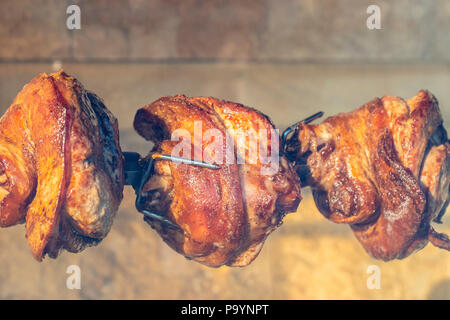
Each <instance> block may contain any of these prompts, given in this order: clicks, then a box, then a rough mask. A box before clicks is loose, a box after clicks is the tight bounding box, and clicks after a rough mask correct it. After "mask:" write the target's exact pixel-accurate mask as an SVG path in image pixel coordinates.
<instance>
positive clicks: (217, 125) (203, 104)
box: [134, 95, 301, 267]
mask: <svg viewBox="0 0 450 320" xmlns="http://www.w3.org/2000/svg"><path fill="white" fill-rule="evenodd" d="M195 123H197V126H198V124H199V123H201V127H202V132H203V133H204V134H205V132H206V131H207V130H208V129H214V130H216V131H215V132H216V133H220V135H221V136H222V137H226V134H227V133H228V134H229V136H230V137H231V138H230V139H229V140H228V141H227V139H226V138H223V140H222V141H223V144H222V146H220V145H215V147H211V144H210V142H212V141H213V140H208V142H206V141H204V142H203V143H200V144H199V143H196V142H194V141H195V140H194V139H196V138H195V137H196V136H195V131H194V127H195ZM134 127H135V129H136V130H137V132H138V133H139V134H140V135H142V136H143V137H144V138H146V139H147V140H152V141H154V142H155V147H154V149H153V150H152V151H153V152H159V153H163V154H172V155H177V156H182V157H185V158H190V159H192V158H194V156H195V154H194V152H195V151H194V149H195V148H197V149H199V150H200V151H202V152H203V153H204V154H206V155H209V156H210V158H211V159H213V160H214V159H216V160H217V159H219V160H220V159H223V161H222V163H217V162H214V161H213V163H216V164H219V165H220V169H209V168H202V167H196V166H193V165H189V164H183V163H176V162H172V161H166V160H158V161H156V163H155V168H154V175H153V176H152V177H151V179H149V181H148V182H147V183H146V185H145V190H146V191H147V194H148V195H149V196H148V201H147V205H146V208H147V209H148V210H149V211H151V212H156V213H158V214H161V215H163V216H165V217H166V218H167V219H169V220H170V221H171V222H173V223H175V224H176V225H178V226H179V227H180V228H181V230H176V229H172V228H167V227H166V226H165V225H164V224H163V223H161V222H160V221H158V220H153V219H150V218H145V219H146V221H147V222H148V223H149V224H150V225H151V226H152V227H153V228H154V229H156V231H157V232H158V233H159V234H160V236H161V237H162V238H163V239H164V241H165V242H167V243H168V244H169V246H171V247H172V248H173V249H175V250H176V251H177V252H179V253H181V254H183V255H184V256H185V257H187V258H190V259H194V260H196V261H198V262H200V263H203V264H205V265H208V266H212V267H218V266H221V265H229V266H246V265H248V264H249V263H250V262H252V261H253V260H254V259H255V258H256V256H257V255H258V253H259V251H260V250H261V248H262V245H263V243H264V241H265V239H266V237H267V236H268V235H269V234H270V233H271V232H272V231H273V230H275V229H276V228H277V227H278V226H279V225H280V224H281V221H282V218H283V216H284V215H285V214H286V213H288V212H294V211H296V209H297V206H298V204H299V202H300V199H301V196H300V181H299V179H298V176H297V174H296V173H295V172H294V171H293V169H292V168H291V167H290V165H289V163H288V162H287V160H286V159H285V158H284V157H280V158H278V156H277V159H278V160H279V166H278V167H277V169H276V170H275V171H274V172H270V170H268V171H266V172H264V170H261V169H262V168H266V169H267V168H268V167H267V166H270V164H269V163H267V161H262V159H261V157H260V153H257V155H256V158H251V159H250V158H249V157H254V153H253V156H251V154H252V153H251V152H243V153H242V154H240V153H238V152H234V153H233V157H234V158H233V159H232V161H229V160H225V159H224V158H220V157H217V154H222V155H225V154H226V152H227V150H233V151H236V150H235V149H236V147H238V146H240V147H243V149H245V150H246V151H248V149H250V148H251V146H252V144H251V143H250V141H251V140H250V139H247V140H246V141H243V140H242V139H241V138H242V137H243V135H242V132H246V131H245V130H249V129H253V130H254V131H253V132H256V133H257V134H256V135H254V137H255V138H256V140H257V143H258V145H259V143H261V144H263V147H265V148H266V149H265V150H267V151H268V153H270V152H271V148H272V147H273V145H272V144H273V141H275V140H274V139H276V141H277V142H279V137H278V134H273V133H272V136H271V135H270V134H271V133H270V129H273V125H272V123H271V122H270V120H269V119H268V118H267V117H266V116H264V115H263V114H261V113H259V112H258V111H256V110H253V109H251V108H248V107H245V106H243V105H240V104H237V103H233V102H228V101H222V100H218V99H215V98H188V97H186V96H184V95H177V96H174V97H163V98H160V99H158V100H156V101H155V102H153V103H152V104H150V105H148V106H146V107H144V108H142V109H140V110H138V112H137V114H136V117H135V120H134ZM177 129H184V130H185V132H187V133H188V137H187V138H186V139H185V140H182V142H183V143H187V144H188V145H190V146H192V148H191V154H183V153H176V154H174V153H173V151H174V148H176V146H177V145H178V143H179V142H175V141H171V136H172V133H174V131H175V130H177ZM242 130H243V131H242ZM260 130H261V131H260ZM264 131H265V132H269V133H267V136H268V139H265V138H263V137H262V136H261V134H260V132H264ZM244 135H245V134H244ZM203 139H205V140H207V138H206V137H205V136H203ZM197 141H198V140H197ZM231 141H232V142H231ZM233 145H234V147H233ZM274 151H275V150H274ZM186 152H187V151H186ZM236 155H241V156H242V158H241V160H242V161H240V162H241V163H238V161H236V158H235V156H236ZM215 156H216V157H215ZM202 160H204V161H205V159H202ZM208 162H211V161H208ZM263 162H264V163H263Z"/></svg>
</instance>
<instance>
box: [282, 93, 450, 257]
mask: <svg viewBox="0 0 450 320" xmlns="http://www.w3.org/2000/svg"><path fill="white" fill-rule="evenodd" d="M442 130H443V131H442ZM438 136H439V137H438ZM436 137H438V138H437V140H439V141H437V145H439V146H433V144H434V143H436V141H435V142H433V141H434V140H436ZM446 141H447V138H446V133H445V130H444V129H443V127H442V117H441V115H440V112H439V107H438V103H437V100H436V99H435V98H434V97H433V96H432V95H431V94H430V93H429V92H428V91H424V90H422V91H420V92H419V93H418V94H417V95H416V96H415V97H413V98H411V99H408V100H406V101H405V100H403V99H401V98H398V97H383V98H382V99H374V100H373V101H371V102H369V103H368V104H366V105H364V106H362V107H360V108H358V109H357V110H355V111H353V112H350V113H345V114H338V115H336V116H333V117H330V118H328V119H326V120H325V121H323V123H322V124H319V125H305V124H300V125H299V126H298V128H297V130H296V134H294V136H293V137H292V138H291V139H289V140H288V142H287V148H288V152H289V153H290V157H292V158H295V161H296V163H297V166H299V165H301V164H306V165H307V166H308V167H309V170H310V176H309V178H308V179H306V180H307V181H306V183H307V184H309V185H310V186H311V187H312V188H313V195H314V198H315V201H316V204H317V206H318V208H319V210H320V212H321V213H322V214H323V215H324V216H325V217H327V218H328V219H330V220H332V221H334V222H337V223H347V224H350V225H351V227H352V230H353V231H354V233H355V235H356V237H357V238H358V240H359V241H360V242H361V244H362V245H363V247H364V248H365V249H366V251H367V252H368V253H369V254H371V255H372V256H373V257H375V258H378V259H383V260H392V259H396V258H397V259H401V258H404V257H406V256H408V255H409V254H411V253H412V252H414V251H415V250H417V249H420V248H422V247H424V246H425V244H426V243H427V241H428V234H429V232H430V226H429V224H430V222H431V220H432V219H433V218H436V215H437V214H438V213H439V211H440V210H441V209H442V208H443V207H444V205H445V203H446V201H447V199H448V195H449V193H448V192H449V188H448V180H449V178H448V177H449V171H448V159H449V153H448V151H447V149H446V148H445V147H444V146H443V145H442V144H443V143H444V144H445V143H446Z"/></svg>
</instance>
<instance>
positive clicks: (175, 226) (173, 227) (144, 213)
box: [141, 210, 183, 231]
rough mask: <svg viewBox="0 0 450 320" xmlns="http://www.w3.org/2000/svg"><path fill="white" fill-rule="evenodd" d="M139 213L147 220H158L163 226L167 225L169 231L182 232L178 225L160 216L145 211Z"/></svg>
mask: <svg viewBox="0 0 450 320" xmlns="http://www.w3.org/2000/svg"><path fill="white" fill-rule="evenodd" d="M141 213H142V214H143V215H144V216H146V217H148V218H149V219H154V220H158V221H159V222H161V223H164V224H165V225H167V227H169V228H171V229H175V230H180V231H183V229H181V228H180V227H179V226H178V225H176V224H175V223H173V222H172V221H170V220H168V219H166V218H164V217H163V216H160V215H159V214H156V213H153V212H150V211H147V210H142V211H141Z"/></svg>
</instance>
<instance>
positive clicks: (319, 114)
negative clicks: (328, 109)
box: [300, 111, 323, 123]
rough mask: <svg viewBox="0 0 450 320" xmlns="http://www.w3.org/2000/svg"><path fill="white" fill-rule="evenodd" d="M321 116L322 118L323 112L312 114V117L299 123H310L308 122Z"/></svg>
mask: <svg viewBox="0 0 450 320" xmlns="http://www.w3.org/2000/svg"><path fill="white" fill-rule="evenodd" d="M322 116H323V111H319V112H317V113H314V114H313V115H312V116H309V117H308V118H306V119H303V120H302V121H300V122H302V123H310V122H313V121H314V120H316V119H319V118H321V117H322Z"/></svg>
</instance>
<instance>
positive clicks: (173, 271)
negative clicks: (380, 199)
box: [0, 0, 450, 299]
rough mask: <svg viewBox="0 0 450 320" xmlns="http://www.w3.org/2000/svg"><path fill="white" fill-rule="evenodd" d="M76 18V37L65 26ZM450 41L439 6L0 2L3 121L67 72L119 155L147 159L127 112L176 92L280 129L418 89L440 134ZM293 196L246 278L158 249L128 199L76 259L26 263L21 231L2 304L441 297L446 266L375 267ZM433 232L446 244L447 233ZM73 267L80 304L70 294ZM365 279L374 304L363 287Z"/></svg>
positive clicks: (434, 252) (285, 0)
mask: <svg viewBox="0 0 450 320" xmlns="http://www.w3.org/2000/svg"><path fill="white" fill-rule="evenodd" d="M71 3H77V4H79V5H80V8H81V16H82V29H81V30H73V31H69V30H67V28H66V26H65V20H66V17H67V16H66V13H65V11H66V8H67V6H68V5H69V4H71ZM369 4H378V5H380V7H381V10H382V16H381V17H382V29H381V30H374V31H370V30H368V29H367V28H366V19H367V16H368V15H367V14H366V8H367V6H368V5H369ZM449 29H450V1H448V0H423V1H419V0H417V1H416V0H396V1H393V0H392V1H363V0H342V1H337V0H334V1H331V0H324V1H314V0H280V1H275V0H262V1H257V0H249V1H234V0H232V1H224V0H212V1H194V0H165V1H164V0H149V1H139V0H135V1H133V0H124V1H117V0H110V1H106V0H105V1H64V0H60V1H58V0H53V1H52V0H15V1H14V0H2V1H1V2H0V111H1V113H3V112H4V111H5V110H6V108H7V107H8V106H9V105H10V103H11V102H12V100H13V98H14V96H15V95H16V94H17V92H18V91H19V90H20V89H21V88H22V87H23V85H24V84H26V83H27V82H28V81H30V80H31V79H32V78H33V77H34V76H35V75H37V74H38V73H40V72H52V71H54V69H56V68H58V67H59V66H61V65H62V67H63V68H64V69H65V70H66V72H68V73H71V74H73V75H75V76H76V77H77V78H78V79H79V80H80V81H81V82H82V83H83V84H84V85H85V86H86V87H87V88H88V89H90V90H92V91H94V92H96V93H97V94H99V95H100V96H101V97H102V98H103V99H104V101H105V103H106V105H107V106H108V107H109V108H110V109H111V111H112V112H113V113H114V114H115V115H116V117H117V118H118V119H119V123H120V130H121V132H120V134H121V137H120V139H121V144H122V148H123V150H124V151H138V152H140V153H143V154H144V153H146V152H147V151H148V150H149V148H150V146H149V145H148V144H147V143H146V142H145V141H143V140H142V139H141V138H140V137H139V136H138V135H137V134H136V133H134V131H133V129H132V119H133V116H134V113H135V110H136V109H137V108H138V107H140V106H143V105H145V104H148V103H150V102H152V101H153V100H155V99H157V98H158V97H160V96H163V95H173V94H176V93H185V94H187V95H191V96H195V95H203V96H205V95H206V96H216V97H220V98H224V99H229V100H233V101H238V102H241V103H244V104H246V105H249V106H252V107H256V108H258V109H260V110H261V111H262V112H264V113H266V114H268V115H270V116H271V118H272V119H273V121H274V123H275V124H276V125H277V126H278V127H279V128H281V129H283V128H285V127H287V126H288V125H289V124H292V123H294V122H296V121H298V120H300V119H302V118H304V117H306V116H308V115H310V114H311V113H313V112H315V111H318V110H323V111H325V112H326V114H328V115H332V114H335V113H337V112H341V111H350V110H352V109H354V108H355V107H357V106H359V105H361V104H363V103H365V102H367V101H369V100H370V99H372V98H373V97H375V96H382V95H388V94H389V95H400V96H404V97H409V96H412V95H414V94H415V93H416V92H417V91H418V90H419V89H421V88H427V89H429V90H431V91H432V92H433V93H434V94H435V95H436V97H437V98H438V100H439V101H440V105H441V110H442V113H443V116H444V121H445V123H446V126H447V128H449V125H448V123H449V122H450V108H449V106H450V91H449V85H450V54H449V52H450V33H449ZM303 196H304V200H303V201H302V202H301V204H300V207H299V209H298V211H297V212H296V213H293V214H290V215H288V216H287V217H286V218H285V223H284V224H283V226H281V227H280V228H279V229H278V230H277V231H275V232H274V233H273V234H272V235H271V236H270V237H269V238H268V240H267V241H266V244H265V246H264V248H263V250H262V252H261V254H260V256H259V257H258V258H257V259H256V260H255V261H254V262H253V263H252V264H251V265H250V266H248V267H246V268H241V269H231V268H227V267H222V268H219V269H210V268H207V267H204V266H202V265H200V264H198V263H195V262H192V261H187V260H186V259H184V258H183V257H182V256H180V255H178V254H176V253H175V252H173V251H172V250H171V249H170V248H168V247H167V246H166V245H165V244H164V243H163V242H162V240H161V239H160V238H159V237H158V236H157V235H156V233H155V232H154V231H153V230H152V229H150V228H149V227H148V226H147V225H146V224H145V223H144V222H143V221H142V218H141V216H140V214H139V213H137V212H136V210H135V209H134V206H133V202H134V193H133V190H132V189H131V188H129V187H126V188H125V197H124V201H123V203H122V205H121V208H120V210H119V212H118V214H117V218H116V220H115V222H114V225H113V228H112V230H111V232H110V234H109V236H108V237H107V238H106V239H105V240H104V241H103V242H102V243H101V244H100V245H99V246H98V247H95V248H89V249H87V250H85V251H84V252H82V253H80V254H77V255H74V254H69V253H63V254H62V255H61V256H60V257H59V258H58V259H57V260H51V259H46V260H45V261H44V262H43V263H37V262H35V261H34V260H33V258H32V257H31V254H30V253H29V250H28V246H27V243H26V239H25V236H24V234H25V232H24V231H25V230H24V226H23V225H21V226H16V227H12V228H7V229H2V230H0V298H2V299H19V298H25V299H29V298H36V299H53V298H62V299H119V298H123V299H183V298H186V299H449V298H450V255H449V253H448V252H444V251H442V250H439V249H437V248H435V247H432V246H427V247H426V248H425V249H424V250H422V251H419V252H417V253H415V254H414V255H412V256H410V257H408V258H407V259H405V260H401V261H393V262H388V263H384V262H380V261H376V260H373V259H371V258H370V257H369V256H368V255H367V254H366V253H365V252H364V250H363V249H362V247H361V246H360V245H359V243H358V242H357V241H356V239H354V237H353V236H352V234H351V232H350V230H349V228H348V227H347V226H343V225H336V224H333V223H331V222H329V221H327V220H325V219H324V218H322V216H320V214H319V213H318V212H317V210H316V208H315V206H314V203H313V201H312V198H311V197H310V193H309V190H308V189H303ZM436 228H437V229H438V230H439V231H442V232H447V233H450V218H449V217H446V218H444V224H442V225H437V226H436ZM72 264H76V265H79V266H80V268H81V277H82V288H81V290H74V291H72V290H68V289H67V288H66V279H67V277H68V274H66V268H67V267H68V266H69V265H72ZM373 264H375V265H377V266H379V267H380V269H381V289H380V290H369V289H368V288H367V286H366V281H367V278H368V276H369V275H368V274H367V273H366V270H367V267H368V266H369V265H373Z"/></svg>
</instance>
